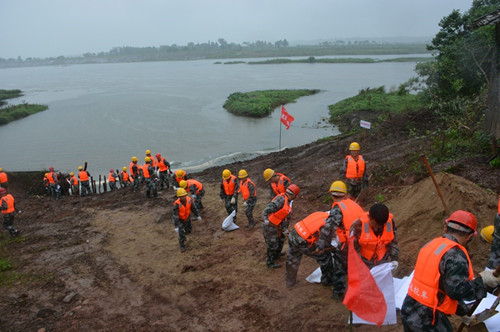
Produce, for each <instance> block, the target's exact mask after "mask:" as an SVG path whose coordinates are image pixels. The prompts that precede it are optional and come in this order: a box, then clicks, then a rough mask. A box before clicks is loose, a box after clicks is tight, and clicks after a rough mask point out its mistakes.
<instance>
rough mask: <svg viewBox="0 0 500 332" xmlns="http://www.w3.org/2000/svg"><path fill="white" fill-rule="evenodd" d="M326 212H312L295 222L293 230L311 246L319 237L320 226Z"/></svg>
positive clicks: (325, 216)
mask: <svg viewBox="0 0 500 332" xmlns="http://www.w3.org/2000/svg"><path fill="white" fill-rule="evenodd" d="M326 218H328V212H314V213H311V214H310V215H308V216H307V217H305V218H304V219H302V220H301V221H299V222H298V223H296V224H295V230H296V231H297V234H299V235H300V237H302V238H303V239H304V240H306V241H307V242H309V245H310V246H312V245H313V244H314V243H315V242H317V241H318V239H319V232H320V229H321V227H323V226H325V220H326Z"/></svg>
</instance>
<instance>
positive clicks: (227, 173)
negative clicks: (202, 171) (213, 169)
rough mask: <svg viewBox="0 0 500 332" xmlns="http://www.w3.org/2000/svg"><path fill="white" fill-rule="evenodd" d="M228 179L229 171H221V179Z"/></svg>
mask: <svg viewBox="0 0 500 332" xmlns="http://www.w3.org/2000/svg"><path fill="white" fill-rule="evenodd" d="M230 177H231V171H230V170H228V169H225V170H223V171H222V178H223V179H224V180H227V179H229V178H230Z"/></svg>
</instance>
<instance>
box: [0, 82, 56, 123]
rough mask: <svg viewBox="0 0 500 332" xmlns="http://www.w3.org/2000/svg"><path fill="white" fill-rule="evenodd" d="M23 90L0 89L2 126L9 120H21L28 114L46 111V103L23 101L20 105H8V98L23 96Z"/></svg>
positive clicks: (0, 121)
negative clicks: (38, 103) (37, 103)
mask: <svg viewBox="0 0 500 332" xmlns="http://www.w3.org/2000/svg"><path fill="white" fill-rule="evenodd" d="M22 95H23V94H22V91H21V90H1V89H0V126H2V125H6V124H7V123H9V122H12V121H15V120H19V119H22V118H25V117H27V116H28V115H31V114H35V113H38V112H41V111H45V110H46V109H47V108H48V107H47V106H45V105H36V104H27V103H22V104H19V105H11V106H6V105H7V102H6V101H5V100H6V99H10V98H17V97H20V96H22Z"/></svg>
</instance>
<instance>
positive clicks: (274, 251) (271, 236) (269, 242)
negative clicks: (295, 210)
mask: <svg viewBox="0 0 500 332" xmlns="http://www.w3.org/2000/svg"><path fill="white" fill-rule="evenodd" d="M289 203H291V201H289ZM284 205H285V198H284V197H283V196H280V195H278V196H276V198H275V199H274V200H273V201H271V202H269V204H268V205H267V206H266V207H265V208H264V211H263V212H262V218H263V219H264V220H269V215H270V214H272V213H275V212H277V211H279V210H281V209H282V208H283V206H284ZM289 216H290V215H288V216H287V217H286V218H284V219H283V221H282V222H281V224H280V225H278V226H276V225H274V224H273V223H271V222H268V223H265V222H264V223H263V224H262V234H263V235H264V240H265V241H266V263H267V266H272V265H273V264H274V261H276V260H277V259H278V258H279V257H280V255H281V250H282V249H283V246H284V245H285V233H288V224H289V221H288V217H289Z"/></svg>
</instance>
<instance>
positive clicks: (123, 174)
mask: <svg viewBox="0 0 500 332" xmlns="http://www.w3.org/2000/svg"><path fill="white" fill-rule="evenodd" d="M122 179H123V182H129V181H128V173H127V172H126V171H123V172H122Z"/></svg>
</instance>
